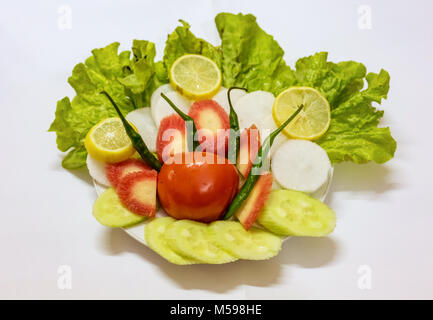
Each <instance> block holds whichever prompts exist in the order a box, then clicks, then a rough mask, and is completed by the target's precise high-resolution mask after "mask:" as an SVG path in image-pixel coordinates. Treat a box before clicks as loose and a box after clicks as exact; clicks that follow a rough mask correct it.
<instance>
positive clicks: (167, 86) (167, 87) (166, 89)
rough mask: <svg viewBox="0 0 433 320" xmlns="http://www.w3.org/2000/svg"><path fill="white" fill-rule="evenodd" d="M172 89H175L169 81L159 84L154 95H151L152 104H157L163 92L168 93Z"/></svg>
mask: <svg viewBox="0 0 433 320" xmlns="http://www.w3.org/2000/svg"><path fill="white" fill-rule="evenodd" d="M170 91H174V89H173V87H172V86H171V84H169V83H167V84H163V85H162V86H159V87H158V88H157V89H156V90H155V91H154V92H153V93H152V96H151V97H150V105H151V106H153V105H155V104H156V103H157V102H158V100H159V98H161V93H164V94H166V93H168V92H170Z"/></svg>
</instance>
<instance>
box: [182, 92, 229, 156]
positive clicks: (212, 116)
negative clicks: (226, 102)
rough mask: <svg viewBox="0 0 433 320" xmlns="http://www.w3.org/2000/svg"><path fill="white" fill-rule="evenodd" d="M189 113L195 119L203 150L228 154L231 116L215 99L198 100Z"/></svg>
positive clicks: (221, 154)
mask: <svg viewBox="0 0 433 320" xmlns="http://www.w3.org/2000/svg"><path fill="white" fill-rule="evenodd" d="M188 115H189V116H190V117H191V118H193V119H194V123H195V126H196V128H197V131H198V139H199V142H200V147H201V150H202V151H206V152H213V153H216V154H218V155H220V156H222V157H224V156H225V155H226V152H227V147H228V137H229V129H230V123H229V117H228V115H227V113H226V112H225V111H224V109H223V108H222V107H221V106H220V105H219V104H218V102H216V101H214V100H201V101H196V102H194V104H193V105H192V106H191V109H190V110H189V113H188Z"/></svg>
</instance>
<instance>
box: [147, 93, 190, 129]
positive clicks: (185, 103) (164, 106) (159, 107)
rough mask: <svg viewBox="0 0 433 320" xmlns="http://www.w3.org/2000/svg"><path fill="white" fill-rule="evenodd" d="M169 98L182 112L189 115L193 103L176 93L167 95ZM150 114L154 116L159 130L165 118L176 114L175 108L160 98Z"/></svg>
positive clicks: (151, 108)
mask: <svg viewBox="0 0 433 320" xmlns="http://www.w3.org/2000/svg"><path fill="white" fill-rule="evenodd" d="M165 95H166V96H167V98H169V99H170V100H171V101H172V102H173V103H174V104H175V105H176V107H178V108H179V109H180V110H181V111H183V112H185V113H188V111H189V108H190V106H191V101H190V100H188V99H187V98H185V97H183V96H182V95H181V94H179V93H177V92H176V91H169V92H167V93H166V94H165ZM150 112H151V114H152V118H153V121H154V122H155V125H156V127H157V128H159V125H160V123H161V120H162V119H164V118H165V117H167V116H169V115H171V114H173V113H176V111H174V110H173V108H172V107H171V106H170V105H169V104H168V102H167V101H166V100H165V99H164V98H163V97H160V98H159V99H158V101H157V102H156V103H155V104H154V105H152V106H151V107H150Z"/></svg>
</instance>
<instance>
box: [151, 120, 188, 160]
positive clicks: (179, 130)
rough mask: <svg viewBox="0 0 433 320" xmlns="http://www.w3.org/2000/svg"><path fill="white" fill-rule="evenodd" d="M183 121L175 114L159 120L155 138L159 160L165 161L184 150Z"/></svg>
mask: <svg viewBox="0 0 433 320" xmlns="http://www.w3.org/2000/svg"><path fill="white" fill-rule="evenodd" d="M185 136H186V130H185V121H184V120H183V119H182V118H181V117H180V116H179V115H177V114H172V115H170V116H168V117H165V118H164V119H162V120H161V124H160V126H159V130H158V136H157V138H156V153H157V154H158V158H159V160H161V161H163V162H166V161H169V160H170V159H173V157H174V156H175V155H176V154H180V153H182V152H185V151H186V145H187V142H186V137H185Z"/></svg>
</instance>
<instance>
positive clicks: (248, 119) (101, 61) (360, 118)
mask: <svg viewBox="0 0 433 320" xmlns="http://www.w3.org/2000/svg"><path fill="white" fill-rule="evenodd" d="M180 22H181V26H179V27H177V28H176V29H175V30H174V32H173V33H171V34H169V35H168V38H167V41H166V47H165V49H164V56H163V59H162V60H161V61H157V62H155V53H156V52H155V45H154V44H153V43H152V42H149V41H145V40H134V41H133V46H132V52H131V51H123V52H120V53H119V52H118V47H119V43H112V44H110V45H108V46H106V47H104V48H100V49H94V50H93V51H92V56H90V57H89V58H88V59H87V60H86V61H85V62H84V63H79V64H78V65H76V66H75V68H74V70H73V72H72V76H71V77H70V78H69V79H68V81H69V83H70V84H71V86H72V87H73V88H74V90H75V91H76V96H75V97H74V98H73V99H72V101H71V100H70V99H69V98H68V97H65V98H63V99H62V100H60V101H59V102H58V103H57V110H56V117H55V120H54V121H53V123H52V124H51V127H50V129H49V130H50V131H54V132H56V134H57V146H58V149H59V150H60V151H63V152H68V154H67V155H66V156H65V158H64V160H63V162H62V165H63V167H64V168H66V169H76V168H81V167H84V166H86V165H87V168H88V170H89V173H90V175H91V176H92V178H93V179H94V180H95V181H96V184H97V186H98V190H100V192H99V193H100V194H99V197H98V198H97V200H96V201H95V204H94V207H93V215H94V216H95V218H96V219H97V220H98V221H99V222H100V223H101V224H103V225H105V226H108V227H122V228H125V229H126V230H132V229H131V228H134V230H137V228H139V229H140V230H142V231H143V232H142V233H140V236H138V237H139V238H141V239H139V240H140V241H142V242H144V243H145V244H146V245H147V246H149V247H150V248H151V249H153V250H154V251H155V252H157V253H158V254H160V255H161V256H162V257H163V258H165V259H166V260H168V261H169V262H172V263H175V264H179V265H186V264H196V263H212V264H220V263H227V262H232V261H235V260H238V259H248V260H262V259H269V258H271V257H273V256H275V255H277V254H278V252H279V251H280V249H281V243H282V240H283V239H284V238H286V237H288V236H313V237H321V236H326V235H328V234H330V233H331V232H332V231H333V230H334V228H335V225H336V216H335V213H334V212H333V211H332V210H331V209H330V208H329V207H328V206H326V205H325V204H324V203H323V202H322V200H323V198H324V196H325V195H326V192H327V187H328V186H329V183H330V181H329V180H330V177H331V176H332V170H333V166H332V165H333V164H335V163H339V162H342V161H352V162H355V163H366V162H369V161H374V162H377V163H384V162H386V161H388V160H390V159H391V158H392V157H393V156H394V152H395V149H396V142H395V140H394V139H393V138H392V136H391V134H390V130H389V128H383V127H379V126H378V125H379V120H380V118H381V117H382V116H383V111H378V110H377V109H376V108H375V107H374V106H373V105H372V103H373V102H376V103H380V102H381V101H382V99H384V98H386V96H387V92H388V89H389V74H388V73H387V72H386V71H385V70H380V72H379V73H367V71H366V68H365V66H364V65H363V64H361V63H358V62H355V61H344V62H340V63H333V62H329V61H327V53H325V52H319V53H316V54H314V55H312V56H309V57H305V58H301V59H299V60H298V61H297V62H296V66H295V69H292V68H291V67H290V66H288V65H287V64H286V63H285V61H284V60H283V55H284V52H283V50H282V48H281V47H280V46H279V45H278V43H277V42H276V41H275V40H274V38H273V37H272V36H270V35H268V34H267V33H266V32H265V31H263V30H262V29H261V28H260V27H259V26H258V24H257V23H256V19H255V17H254V16H252V15H250V14H247V15H243V14H238V15H234V14H230V13H220V14H218V15H217V16H216V18H215V22H216V26H217V29H218V32H219V34H220V37H221V44H220V45H219V46H214V45H212V44H210V43H209V42H207V41H205V40H203V39H199V38H197V37H196V36H194V34H193V33H192V32H191V31H190V26H189V25H188V24H187V23H186V22H184V21H182V20H180ZM365 82H366V83H365Z"/></svg>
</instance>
